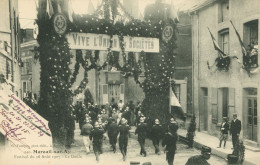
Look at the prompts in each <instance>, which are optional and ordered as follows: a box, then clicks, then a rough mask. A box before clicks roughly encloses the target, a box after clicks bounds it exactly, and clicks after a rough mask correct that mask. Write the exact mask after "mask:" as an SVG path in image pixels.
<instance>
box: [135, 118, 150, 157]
mask: <svg viewBox="0 0 260 165" xmlns="http://www.w3.org/2000/svg"><path fill="white" fill-rule="evenodd" d="M135 134H138V138H137V140H138V142H139V144H140V147H141V151H140V155H142V154H144V157H146V151H145V146H144V145H145V138H146V135H147V125H146V123H144V118H143V117H142V118H140V123H139V124H138V125H137V128H136V130H135Z"/></svg>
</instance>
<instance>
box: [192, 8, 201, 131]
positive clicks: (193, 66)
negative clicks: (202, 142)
mask: <svg viewBox="0 0 260 165" xmlns="http://www.w3.org/2000/svg"><path fill="white" fill-rule="evenodd" d="M192 15H193V21H194V20H196V27H197V32H196V33H195V29H194V28H193V30H192V33H193V35H192V36H195V34H196V35H197V38H196V42H197V44H196V45H195V43H196V42H195V37H194V38H193V39H192V41H193V43H192V45H193V49H192V51H193V52H192V54H193V56H192V61H193V63H192V64H193V65H192V85H193V87H192V100H193V101H192V102H193V106H192V108H193V111H192V115H195V116H196V118H197V121H198V131H200V120H201V119H200V108H199V107H197V108H198V111H197V113H196V109H195V92H194V91H195V88H196V87H195V86H194V85H195V78H197V79H198V80H197V84H198V86H197V88H198V91H199V76H200V73H199V61H200V60H199V52H200V51H199V49H200V46H199V15H198V14H197V12H196V11H195V12H194V13H192ZM194 24H195V23H194ZM195 47H197V52H196V54H195ZM195 55H196V56H197V58H198V64H197V65H198V66H195V65H194V59H195V57H194V56H195ZM196 67H197V71H198V75H195V68H196ZM196 97H197V98H199V95H198V96H196ZM198 105H199V104H198ZM198 105H197V106H198ZM196 114H198V116H197V115H196Z"/></svg>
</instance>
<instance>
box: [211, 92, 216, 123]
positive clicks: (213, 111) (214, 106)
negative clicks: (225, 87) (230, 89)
mask: <svg viewBox="0 0 260 165" xmlns="http://www.w3.org/2000/svg"><path fill="white" fill-rule="evenodd" d="M211 107H212V109H211V112H212V123H215V124H217V123H218V90H217V88H212V89H211Z"/></svg>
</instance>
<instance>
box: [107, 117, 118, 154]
mask: <svg viewBox="0 0 260 165" xmlns="http://www.w3.org/2000/svg"><path fill="white" fill-rule="evenodd" d="M118 131H119V130H118V125H117V123H116V120H115V119H113V118H111V123H110V124H109V125H108V127H107V135H108V138H109V143H110V144H111V146H112V149H113V152H114V153H115V152H116V142H117V135H118Z"/></svg>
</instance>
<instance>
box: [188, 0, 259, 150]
mask: <svg viewBox="0 0 260 165" xmlns="http://www.w3.org/2000/svg"><path fill="white" fill-rule="evenodd" d="M259 4H260V1H259V0H251V1H244V0H221V1H217V0H205V1H200V3H199V4H197V5H196V6H194V7H193V8H192V9H191V10H190V14H191V19H192V54H193V56H192V61H193V65H192V72H193V85H194V86H193V110H194V111H195V113H196V116H197V123H198V127H199V130H200V131H205V132H207V133H209V134H212V135H218V134H219V126H220V124H221V121H222V117H228V118H229V121H231V120H232V114H233V113H237V114H238V119H240V120H241V121H242V131H241V134H240V137H241V138H242V139H244V142H245V143H246V144H249V145H252V146H255V147H256V146H259V145H260V124H259V121H260V113H259V112H258V111H259V108H258V107H257V103H259V102H260V97H259V93H260V72H259V71H258V68H257V69H254V70H253V71H252V73H250V76H249V74H248V73H247V72H246V71H245V70H244V69H242V61H243V55H242V51H241V46H240V43H239V40H238V37H237V35H236V33H235V30H234V28H233V27H232V25H231V23H230V20H231V21H232V22H233V24H234V26H235V27H236V29H237V31H238V33H239V34H240V36H241V38H242V41H243V42H244V44H245V46H246V48H248V45H250V44H251V45H253V47H254V48H256V49H258V43H259V37H260V36H259V30H260V27H259V19H260V11H259V10H258V7H259ZM208 28H209V29H210V31H211V32H212V34H213V36H214V37H215V38H216V40H217V42H218V43H219V46H220V48H221V49H222V50H223V51H224V53H226V54H228V55H229V56H236V57H237V58H238V60H236V59H231V64H230V68H229V70H228V71H218V70H217V69H216V67H211V68H210V69H209V68H208V66H207V62H208V63H209V65H212V64H214V62H215V59H216V58H217V57H218V53H217V51H216V50H215V49H214V46H213V43H212V39H211V36H210V33H209V31H208ZM257 56H258V55H257ZM254 63H255V64H256V66H257V65H258V64H259V63H260V59H259V58H256V60H254Z"/></svg>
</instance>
